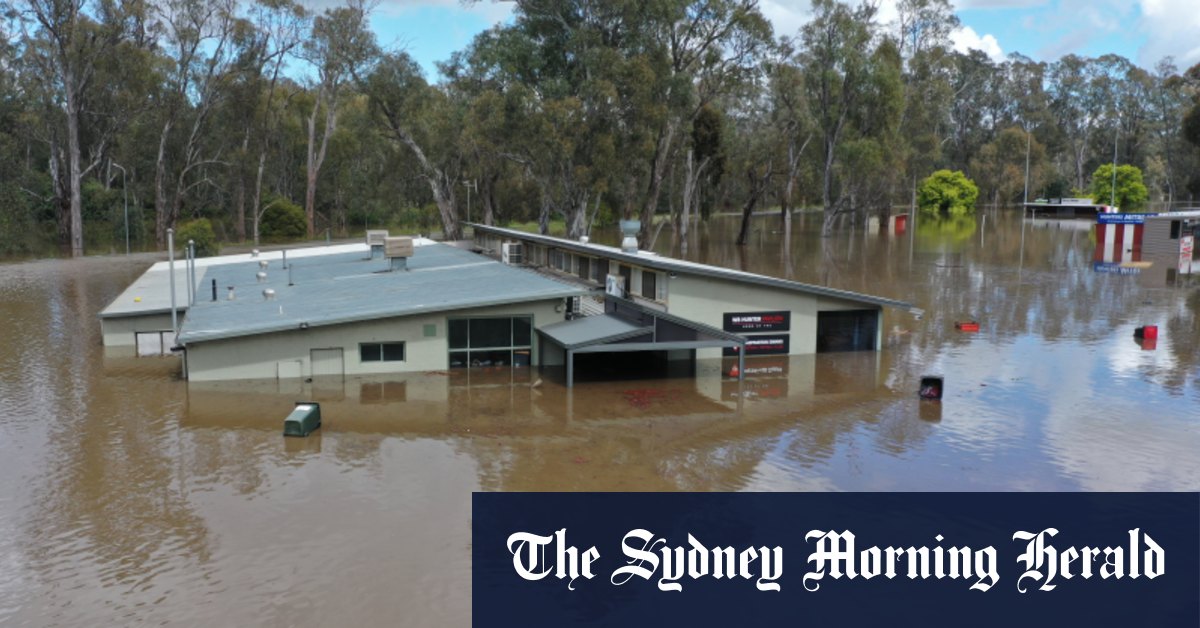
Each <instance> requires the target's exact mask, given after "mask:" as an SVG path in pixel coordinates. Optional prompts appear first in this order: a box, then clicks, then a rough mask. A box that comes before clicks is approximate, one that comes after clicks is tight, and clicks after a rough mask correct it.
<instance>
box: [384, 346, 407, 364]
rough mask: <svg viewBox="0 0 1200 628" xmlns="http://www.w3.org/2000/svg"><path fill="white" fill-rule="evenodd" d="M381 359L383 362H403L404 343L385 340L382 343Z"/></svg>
mask: <svg viewBox="0 0 1200 628" xmlns="http://www.w3.org/2000/svg"><path fill="white" fill-rule="evenodd" d="M383 361H384V362H403V361H404V343H403V342H385V343H383Z"/></svg>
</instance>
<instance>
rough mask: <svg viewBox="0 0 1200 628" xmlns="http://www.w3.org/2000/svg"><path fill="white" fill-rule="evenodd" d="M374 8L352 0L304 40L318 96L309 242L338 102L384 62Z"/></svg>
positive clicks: (307, 205) (308, 160) (311, 148)
mask: <svg viewBox="0 0 1200 628" xmlns="http://www.w3.org/2000/svg"><path fill="white" fill-rule="evenodd" d="M373 7H374V5H373V4H372V2H371V0H350V3H349V4H348V5H347V6H338V7H332V8H328V9H325V11H324V13H322V14H321V15H318V16H316V17H314V18H313V22H312V31H311V33H310V34H309V38H308V40H307V41H305V42H304V52H303V57H304V59H305V60H306V61H307V62H308V64H309V66H310V67H311V69H312V71H313V73H314V76H315V79H314V81H313V85H312V87H311V89H312V90H313V91H315V93H316V98H315V99H314V101H313V105H312V109H311V111H310V112H309V114H308V117H307V120H306V129H307V133H308V145H307V150H306V153H305V168H304V171H305V192H304V214H305V219H306V221H307V223H308V237H310V238H311V237H312V236H313V235H314V232H315V226H314V223H315V215H316V202H317V179H318V177H319V176H320V173H321V166H322V165H324V163H325V152H326V150H327V149H328V147H329V138H330V137H331V136H332V135H333V133H334V131H336V130H337V121H338V103H339V100H340V98H341V96H342V93H343V91H344V90H345V88H346V87H347V86H348V85H349V84H350V83H351V82H353V81H355V80H357V78H358V77H364V76H366V75H368V74H369V73H370V72H371V68H372V67H373V66H374V64H375V63H376V62H377V60H378V59H379V58H380V54H381V51H380V49H379V46H378V44H377V43H376V41H375V35H374V33H373V32H372V31H371V29H370V24H369V22H368V20H369V18H370V14H371V10H372V9H373ZM318 119H320V120H321V128H320V130H318V127H317V121H318Z"/></svg>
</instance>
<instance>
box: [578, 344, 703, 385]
mask: <svg viewBox="0 0 1200 628" xmlns="http://www.w3.org/2000/svg"><path fill="white" fill-rule="evenodd" d="M695 376H696V352H695V351H694V350H685V351H635V352H624V351H616V352H603V353H577V354H575V381H576V382H603V381H619V380H633V379H664V378H667V379H669V378H675V377H695Z"/></svg>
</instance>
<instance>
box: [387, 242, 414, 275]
mask: <svg viewBox="0 0 1200 628" xmlns="http://www.w3.org/2000/svg"><path fill="white" fill-rule="evenodd" d="M383 256H384V257H386V258H387V259H388V260H389V262H390V263H391V264H390V267H391V270H408V258H410V257H412V256H413V239H412V238H410V237H408V236H398V237H395V238H391V237H388V238H384V239H383Z"/></svg>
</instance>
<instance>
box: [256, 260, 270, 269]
mask: <svg viewBox="0 0 1200 628" xmlns="http://www.w3.org/2000/svg"><path fill="white" fill-rule="evenodd" d="M270 265H271V262H268V261H267V260H265V259H260V260H258V267H259V268H261V269H263V270H266V269H267V266H270Z"/></svg>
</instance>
